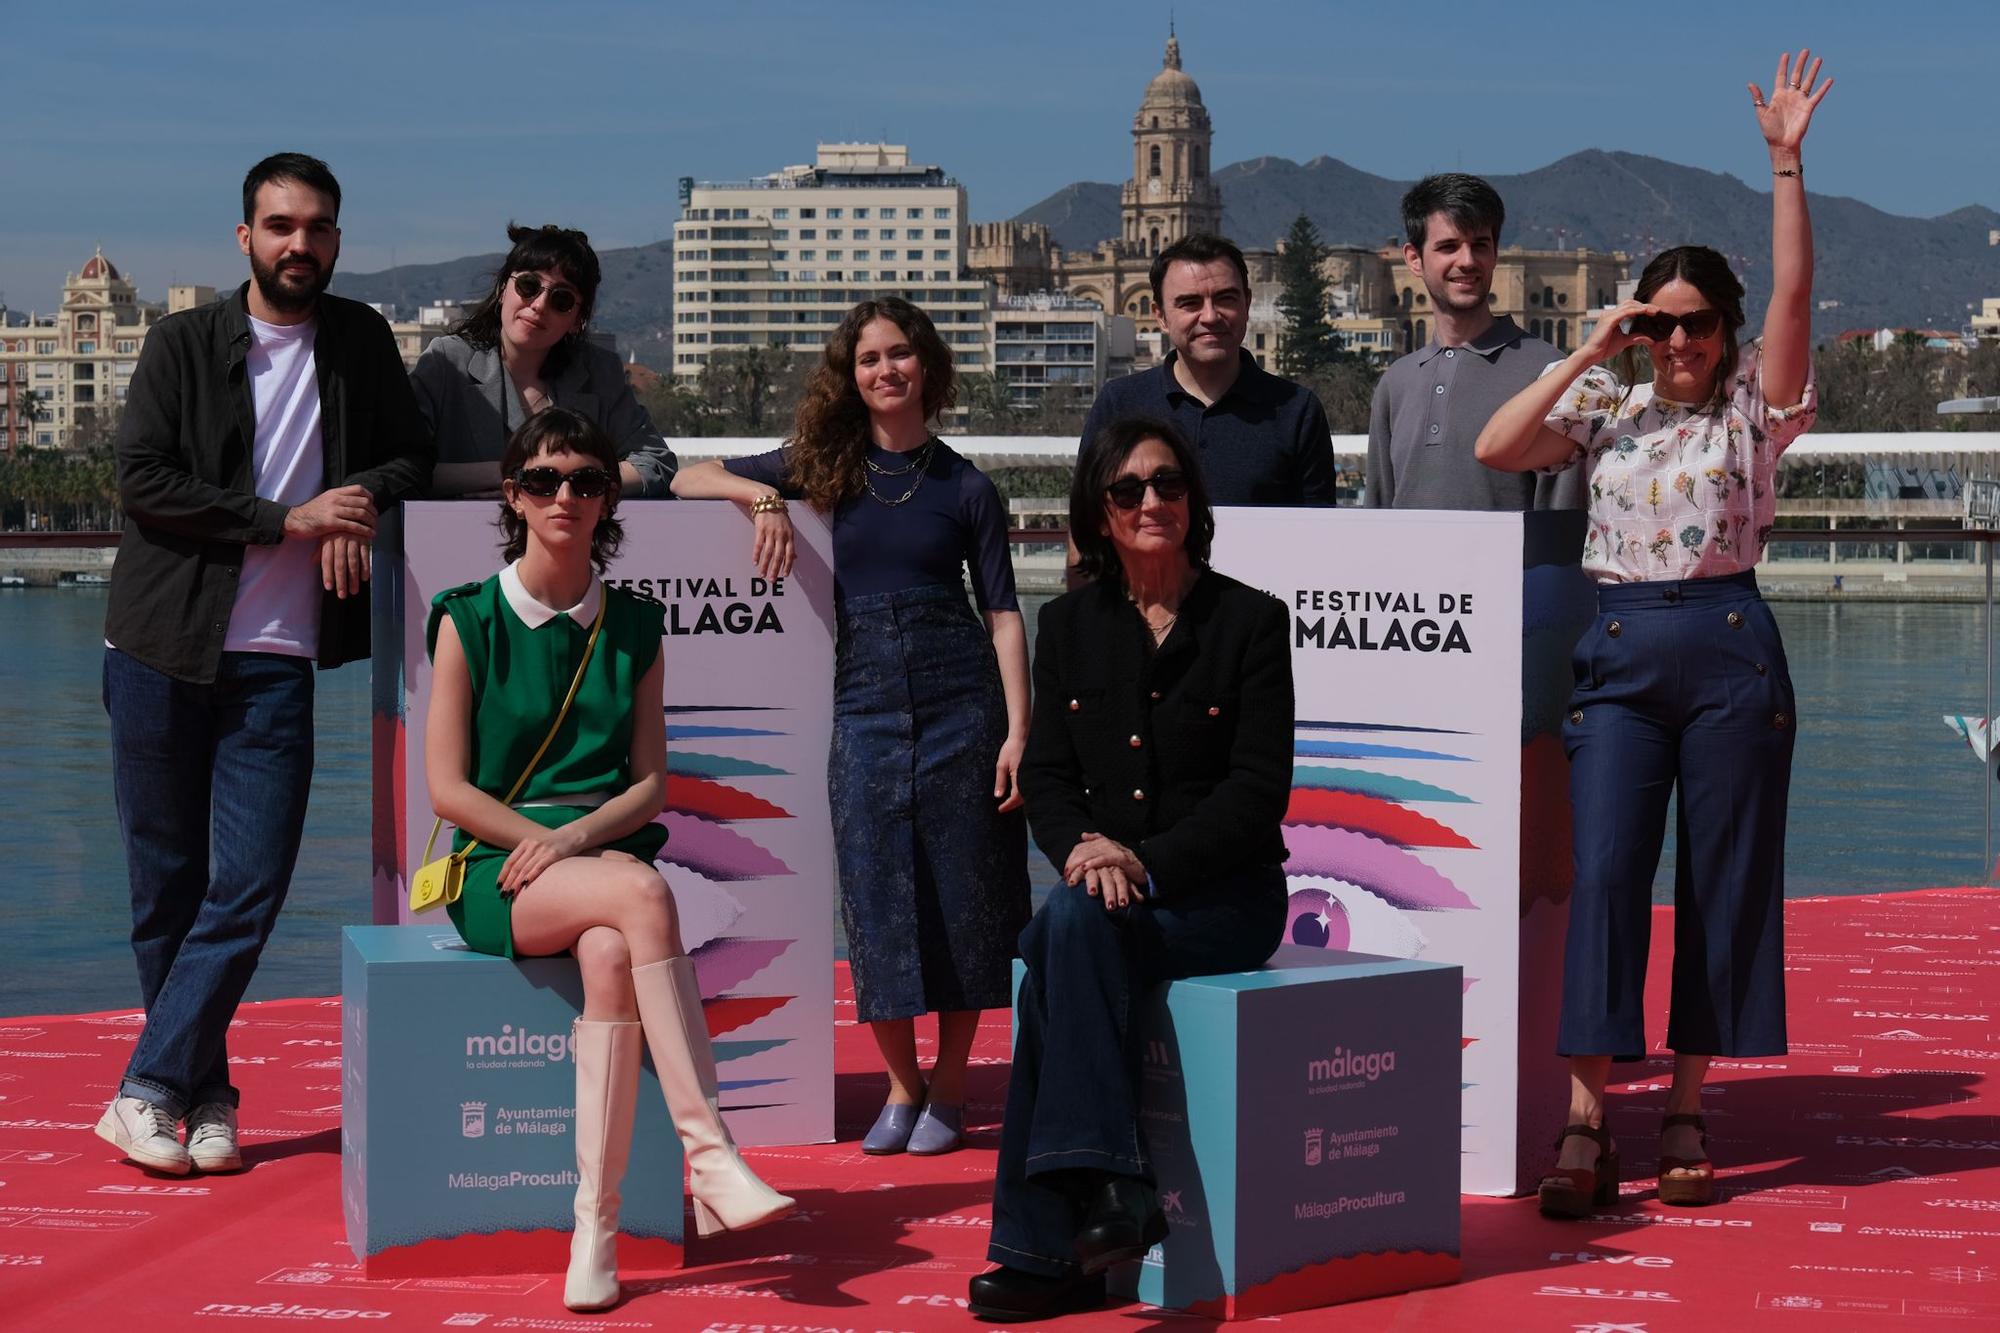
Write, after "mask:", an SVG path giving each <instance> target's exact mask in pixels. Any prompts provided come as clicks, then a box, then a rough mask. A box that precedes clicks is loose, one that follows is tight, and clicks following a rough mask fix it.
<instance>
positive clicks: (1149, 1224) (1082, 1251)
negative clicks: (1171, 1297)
mask: <svg viewBox="0 0 2000 1333" xmlns="http://www.w3.org/2000/svg"><path fill="white" fill-rule="evenodd" d="M1166 1238H1167V1217H1166V1214H1165V1213H1162V1212H1161V1211H1160V1197H1159V1193H1158V1191H1156V1190H1155V1189H1154V1188H1153V1187H1152V1186H1151V1185H1149V1184H1147V1183H1146V1182H1145V1181H1143V1180H1140V1179H1139V1178H1137V1177H1136V1176H1110V1175H1107V1176H1105V1177H1104V1179H1103V1182H1102V1183H1101V1184H1099V1185H1098V1186H1097V1188H1096V1189H1095V1190H1094V1191H1093V1192H1092V1193H1091V1194H1090V1196H1089V1202H1088V1204H1087V1205H1086V1206H1085V1211H1084V1215H1083V1226H1082V1227H1081V1228H1080V1229H1079V1230H1078V1231H1077V1233H1076V1259H1077V1262H1078V1263H1080V1264H1082V1265H1083V1271H1084V1272H1086V1273H1102V1272H1103V1271H1104V1270H1105V1269H1107V1268H1109V1267H1111V1265H1113V1264H1122V1263H1124V1262H1125V1261H1127V1260H1128V1259H1143V1258H1145V1257H1146V1251H1147V1250H1150V1249H1152V1248H1153V1247H1154V1246H1155V1245H1157V1244H1159V1243H1160V1242H1161V1241H1163V1240H1165V1239H1166Z"/></svg>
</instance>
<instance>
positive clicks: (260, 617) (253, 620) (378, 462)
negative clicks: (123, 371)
mask: <svg viewBox="0 0 2000 1333" xmlns="http://www.w3.org/2000/svg"><path fill="white" fill-rule="evenodd" d="M339 214H340V185H339V183H338V182H337V181H335V180H334V178H333V174H332V173H331V172H330V171H328V170H327V167H326V164H325V163H323V162H321V161H319V160H318V159H317V158H311V157H306V156H304V155H303V154H298V153H281V154H278V155H276V156H273V157H268V158H266V159H264V160H263V161H262V162H259V163H258V164H257V165H256V166H255V167H252V168H251V170H250V173H249V175H248V176H247V177H246V178H245V179H244V183H243V225H242V226H240V227H238V228H237V230H236V236H237V243H238V244H239V245H240V246H241V248H242V250H243V253H244V254H245V255H247V256H248V257H249V259H250V274H251V281H249V282H247V283H245V284H244V285H243V286H242V287H241V288H239V289H238V290H237V291H236V292H235V293H234V294H233V295H231V296H229V297H227V298H225V299H224V300H221V301H218V302H215V303H214V304H212V305H208V306H203V307H201V308H200V309H196V310H189V311H184V312H181V313H178V314H174V315H171V316H168V317H167V318H166V319H164V320H162V321H160V323H158V324H157V325H155V326H154V327H153V329H152V331H151V332H150V333H149V334H148V335H147V338H146V344H145V348H144V350H143V352H142V353H141V355H140V358H139V365H138V368H137V370H136V372H135V373H134V375H133V377H132V385H131V391H130V395H129V397H128V398H127V401H126V404H125V411H124V415H123V417H122V419H121V422H120V426H119V431H118V490H119V497H120V500H121V502H122V503H123V506H124V509H125V531H124V536H123V538H122V539H121V540H120V542H119V546H118V563H117V565H116V567H115V568H114V570H113V572H112V580H111V604H110V610H109V612H108V614H107V616H106V620H105V641H106V644H107V647H106V650H105V655H104V702H105V708H106V710H107V711H108V712H109V713H110V715H111V757H112V782H113V785H114V788H115V792H116V796H117V802H118V822H119V827H120V830H121V832H122V834H123V836H124V841H125V856H126V862H127V866H128V871H129V877H130V882H131V893H132V950H133V953H134V954H136V955H137V957H138V963H139V988H140V993H141V996H142V998H143V1000H144V1003H145V1006H146V1026H145V1030H144V1031H143V1032H142V1033H141V1034H140V1037H139V1043H138V1046H137V1048H136V1049H135V1050H134V1051H133V1053H132V1060H131V1063H130V1064H129V1065H128V1066H127V1067H126V1071H125V1077H124V1080H123V1082H122V1083H120V1085H119V1088H118V1093H117V1096H116V1097H114V1098H113V1100H112V1102H111V1105H110V1106H109V1107H108V1108H106V1110H105V1112H104V1116H103V1118H102V1119H101V1120H99V1121H98V1124H97V1133H98V1134H99V1135H100V1136H101V1137H103V1138H104V1139H106V1140H108V1141H109V1142H111V1143H113V1144H115V1145H116V1146H117V1147H118V1148H120V1149H121V1150H122V1151H124V1153H125V1154H126V1155H127V1156H128V1157H129V1158H131V1160H133V1161H134V1162H137V1163H138V1164H139V1165H141V1166H144V1167H148V1168H150V1169H152V1170H155V1171H160V1172H165V1173H167V1174H170V1175H185V1174H186V1173H187V1172H188V1171H189V1170H190V1169H192V1168H195V1167H199V1168H200V1169H202V1170H204V1171H235V1170H240V1169H241V1168H242V1165H243V1158H242V1154H241V1152H240V1151H239V1149H238V1146H237V1129H236V1106H237V1101H238V1096H237V1092H236V1089H235V1088H234V1087H232V1086H231V1085H230V1082H229V1055H228V1051H227V1049H226V1048H225V1045H224V1036H225V1034H226V1033H227V1031H228V1028H229V1022H230V1019H231V1017H232V1016H233V1015H234V1014H235V1012H236V1006H237V1003H238V1002H239V1001H240V1000H241V999H242V998H243V992H244V990H245V988H246V987H248V985H249V984H250V977H251V974H252V973H253V972H255V971H256V968H257V957H258V955H259V953H261V952H262V950H263V947H264V941H265V940H266V939H267V938H268V937H269V936H270V933H271V927H272V925H273V924H275V922H276V920H277V915H278V909H279V907H280V906H281V905H282V904H283V902H284V899H285V891H286V889H287V888H288V887H289V886H290V883H291V875H292V864H293V862H294V861H295V860H296V859H297V856H298V850H299V838H300V834H301V831H302V830H303V828H304V824H305V812H306V793H307V790H308V788H309V786H310V784H311V777H312V762H313V708H312V700H313V679H312V673H313V664H314V662H315V661H317V662H318V664H319V665H320V666H321V667H332V666H338V665H340V664H341V663H343V662H349V661H353V660H355V659H357V658H364V657H366V656H368V602H367V599H366V598H365V597H363V596H361V595H360V594H361V593H362V592H363V591H364V588H363V584H364V583H365V581H366V580H367V578H368V575H369V549H370V548H369V541H370V539H371V538H372V537H373V535H374V531H375V519H376V515H377V514H378V513H379V512H380V511H381V509H382V508H383V507H385V506H387V505H389V504H392V503H393V502H395V501H396V500H399V499H401V498H403V497H405V496H409V495H413V494H415V493H417V492H418V491H419V490H420V489H421V488H422V487H423V486H424V485H425V484H426V483H427V482H428V480H429V477H430V469H431V463H432V459H433V449H432V446H431V442H430V440H429V439H428V437H427V436H426V434H425V432H424V429H423V425H422V422H421V419H420V418H419V417H418V415H417V411H416V405H415V401H414V399H413V397H412V395H411V392H410V387H409V380H408V378H407V377H406V376H405V374H404V371H403V366H402V361H401V358H400V357H399V356H398V355H397V353H396V344H395V340H394V338H393V337H392V336H391V335H390V333H389V329H388V326H387V324H386V323H385V322H384V321H383V319H382V317H381V316H380V315H378V314H376V313H375V312H374V311H373V310H370V309H369V308H368V307H366V306H363V305H359V304H357V303H355V302H352V301H345V300H342V299H340V298H338V297H333V296H328V295H326V294H325V291H326V284H327V281H328V280H329V279H330V278H331V277H332V275H333V265H334V261H335V259H336V258H337V257H338V256H339V253H340V228H339ZM182 1120H185V1121H186V1124H187V1142H186V1144H185V1145H183V1144H182V1142H181V1141H180V1138H179V1137H178V1135H177V1133H176V1129H177V1122H179V1121H182Z"/></svg>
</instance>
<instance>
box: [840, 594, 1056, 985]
mask: <svg viewBox="0 0 2000 1333" xmlns="http://www.w3.org/2000/svg"><path fill="white" fill-rule="evenodd" d="M1006 739H1007V704H1006V697H1005V695H1004V694H1003V693H1002V691H1001V688H1000V666H999V663H998V661H997V660H996V659H995V657H994V655H993V645H992V642H991V640H990V638H989V637H988V635H987V632H986V628H985V626H984V625H982V624H981V623H980V621H979V618H978V617H977V616H975V615H974V614H973V613H972V608H971V607H970V606H969V605H968V604H967V602H966V597H965V592H964V590H963V589H960V588H955V587H934V588H910V589H905V590H903V591H901V592H892V593H873V594H869V595H866V596H861V597H849V598H847V599H846V600H845V601H844V602H843V603H842V604H841V607H840V624H839V637H838V639H837V640H836V643H835V648H834V691H833V748H832V753H831V755H830V757H829V761H828V764H827V789H828V792H829V794H830V796H831V798H832V807H833V837H834V851H835V856H836V859H837V861H838V864H839V869H840V911H841V921H842V923H843V924H844V925H845V927H846V929H847V950H848V961H849V965H850V966H851V968H852V970H853V974H854V1002H855V1010H856V1016H857V1017H858V1018H859V1019H860V1021H862V1022H864V1023H875V1022H881V1021H883V1020H886V1019H896V1018H910V1017H914V1016H915V1015H917V1014H921V1013H925V1012H928V1011H932V1010H936V1011H939V1012H945V1011H950V1010H958V1009H996V1008H1000V1007H1002V1006H1004V1005H1007V1004H1008V1003H1009V1002H1010V999H1011V977H1010V975H1009V970H1010V964H1011V962H1012V960H1013V956H1014V941H1015V938H1016V937H1017V936H1018V935H1019V934H1020V933H1021V928H1022V927H1023V926H1025V925H1026V924H1027V922H1028V916H1029V896H1028V866H1027V854H1028V841H1027V825H1026V822H1025V820H1024V819H1023V816H1022V813H1021V812H1020V811H1019V810H1016V811H1014V812H1012V813H1011V814H1006V815H1001V814H998V813H996V808H997V806H998V802H996V801H995V800H994V799H993V765H994V762H995V760H997V759H998V758H999V754H1000V746H1001V744H1002V743H1003V742H1004V741H1005V740H1006Z"/></svg>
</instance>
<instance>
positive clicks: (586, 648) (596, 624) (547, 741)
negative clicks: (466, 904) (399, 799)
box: [417, 588, 611, 865]
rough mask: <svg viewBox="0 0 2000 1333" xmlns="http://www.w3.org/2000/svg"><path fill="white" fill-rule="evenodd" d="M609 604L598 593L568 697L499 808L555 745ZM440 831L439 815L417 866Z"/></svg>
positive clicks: (466, 851) (468, 848)
mask: <svg viewBox="0 0 2000 1333" xmlns="http://www.w3.org/2000/svg"><path fill="white" fill-rule="evenodd" d="M610 601H611V591H610V589H608V588H605V589H600V590H599V592H598V597H597V619H596V620H594V621H592V622H591V626H590V639H589V641H588V642H586V643H585V644H584V645H583V659H582V660H581V661H579V662H578V663H577V664H576V675H575V677H574V678H572V679H571V681H570V683H569V693H568V694H566V695H564V696H563V701H562V707H561V708H559V709H557V710H556V720H555V722H554V724H553V725H551V726H550V727H549V734H548V735H546V736H544V737H542V743H541V744H540V745H539V746H537V747H536V748H535V757H534V758H532V759H530V760H529V761H528V766H527V767H526V768H524V769H522V770H521V776H520V777H518V778H516V779H514V785H513V786H512V787H510V788H508V790H507V795H506V796H505V797H504V798H502V799H501V802H500V804H502V805H512V804H513V803H514V798H515V797H516V796H519V795H520V794H521V788H523V787H525V786H527V785H528V777H529V775H530V774H532V773H533V772H534V771H535V765H537V764H539V763H541V762H542V756H543V755H545V754H547V753H548V752H549V746H550V745H551V744H552V743H553V742H554V741H555V738H556V733H557V732H558V731H561V730H562V724H563V719H564V718H566V717H568V716H569V706H570V705H571V704H573V703H575V702H576V692H577V690H579V689H581V688H582V686H583V672H584V669H585V668H586V667H588V666H589V665H590V655H591V653H592V652H594V651H596V648H597V636H598V635H599V634H601V633H602V632H603V631H604V608H605V606H606V605H607V604H609V602H610ZM443 827H444V816H443V815H439V816H437V817H436V818H435V819H433V820H432V821H431V836H430V837H429V838H427V839H425V840H424V856H423V860H421V861H419V862H417V864H418V865H428V864H430V859H431V849H432V848H433V847H435V846H436V845H437V835H438V830H439V829H441V828H443ZM478 845H479V839H477V838H474V839H473V840H472V841H471V842H468V843H466V844H465V846H464V847H462V848H460V849H459V850H458V851H456V852H454V853H452V854H453V855H454V856H456V857H457V858H458V859H459V860H460V861H464V860H465V858H466V857H467V856H470V855H471V854H472V849H473V848H474V847H477V846H478Z"/></svg>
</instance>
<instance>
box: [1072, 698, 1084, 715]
mask: <svg viewBox="0 0 2000 1333" xmlns="http://www.w3.org/2000/svg"><path fill="white" fill-rule="evenodd" d="M1069 711H1070V712H1072V713H1080V712H1082V711H1083V700H1081V699H1071V700H1070V701H1069Z"/></svg>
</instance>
